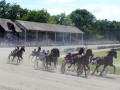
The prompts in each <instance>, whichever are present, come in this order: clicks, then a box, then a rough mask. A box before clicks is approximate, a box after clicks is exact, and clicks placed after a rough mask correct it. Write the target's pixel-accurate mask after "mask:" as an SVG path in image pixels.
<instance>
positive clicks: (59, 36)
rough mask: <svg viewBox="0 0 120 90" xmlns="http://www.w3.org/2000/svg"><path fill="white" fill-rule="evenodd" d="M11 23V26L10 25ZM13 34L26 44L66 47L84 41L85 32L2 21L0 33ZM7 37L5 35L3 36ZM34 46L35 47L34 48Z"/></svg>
mask: <svg viewBox="0 0 120 90" xmlns="http://www.w3.org/2000/svg"><path fill="white" fill-rule="evenodd" d="M8 23H10V25H8ZM9 32H10V33H11V35H12V36H15V37H17V38H18V39H19V42H20V41H22V42H24V44H26V45H27V44H28V43H29V44H34V45H66V44H69V45H70V44H75V43H76V44H79V43H78V42H79V41H83V34H84V33H83V32H82V31H81V30H79V29H78V28H76V27H72V26H65V25H57V24H47V23H38V22H30V21H21V20H16V21H15V22H12V21H11V20H9V19H0V33H2V34H3V33H9ZM1 36H5V35H1ZM34 45H33V46H34Z"/></svg>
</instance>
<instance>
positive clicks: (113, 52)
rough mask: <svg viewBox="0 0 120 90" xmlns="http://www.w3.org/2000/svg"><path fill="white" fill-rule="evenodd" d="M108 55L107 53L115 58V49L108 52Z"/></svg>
mask: <svg viewBox="0 0 120 90" xmlns="http://www.w3.org/2000/svg"><path fill="white" fill-rule="evenodd" d="M108 55H109V56H112V57H114V58H117V52H116V51H115V50H113V49H112V50H111V51H109V52H108Z"/></svg>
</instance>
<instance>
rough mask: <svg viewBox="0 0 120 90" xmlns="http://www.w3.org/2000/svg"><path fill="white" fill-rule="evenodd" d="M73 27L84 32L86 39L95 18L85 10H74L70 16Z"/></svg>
mask: <svg viewBox="0 0 120 90" xmlns="http://www.w3.org/2000/svg"><path fill="white" fill-rule="evenodd" d="M70 18H71V19H72V22H73V23H74V25H75V26H76V27H77V28H79V29H81V30H83V32H85V36H86V38H89V36H90V35H89V34H90V32H91V31H90V30H91V27H92V25H93V23H94V22H95V20H96V18H95V17H94V15H92V14H91V13H90V12H88V11H87V10H86V9H76V10H75V11H73V12H72V13H71V14H70Z"/></svg>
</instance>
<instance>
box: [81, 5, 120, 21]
mask: <svg viewBox="0 0 120 90" xmlns="http://www.w3.org/2000/svg"><path fill="white" fill-rule="evenodd" d="M83 8H84V9H87V10H88V11H90V12H91V13H92V14H93V15H95V16H96V18H97V19H108V20H111V21H113V20H116V21H120V18H119V17H120V13H119V12H120V6H113V5H90V6H85V7H83Z"/></svg>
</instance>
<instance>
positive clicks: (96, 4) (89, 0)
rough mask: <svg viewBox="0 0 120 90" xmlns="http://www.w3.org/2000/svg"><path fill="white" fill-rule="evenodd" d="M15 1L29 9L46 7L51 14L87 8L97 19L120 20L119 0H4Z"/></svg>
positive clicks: (67, 12) (7, 0) (68, 12)
mask: <svg viewBox="0 0 120 90" xmlns="http://www.w3.org/2000/svg"><path fill="white" fill-rule="evenodd" d="M6 2H7V3H11V4H13V3H17V4H19V5H20V6H21V7H22V8H28V9H30V10H41V9H43V8H44V9H46V10H47V11H48V12H49V13H50V14H51V15H57V14H60V13H63V12H65V13H66V15H68V14H70V13H71V12H72V11H74V10H76V9H87V10H88V11H89V12H91V13H92V14H93V15H94V16H95V17H96V18H97V19H108V20H111V21H112V20H116V21H120V0H6Z"/></svg>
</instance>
